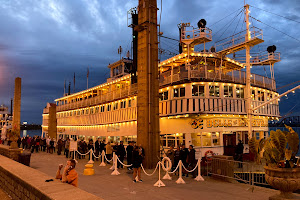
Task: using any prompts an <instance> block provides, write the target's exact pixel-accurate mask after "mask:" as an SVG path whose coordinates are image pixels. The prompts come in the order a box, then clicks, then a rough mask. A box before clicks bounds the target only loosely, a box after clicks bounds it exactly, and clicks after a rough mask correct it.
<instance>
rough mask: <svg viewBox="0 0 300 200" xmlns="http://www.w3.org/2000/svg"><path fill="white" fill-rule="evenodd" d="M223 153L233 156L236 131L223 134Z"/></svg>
mask: <svg viewBox="0 0 300 200" xmlns="http://www.w3.org/2000/svg"><path fill="white" fill-rule="evenodd" d="M223 144H224V155H226V156H234V153H235V148H236V132H233V133H230V134H226V133H225V134H223Z"/></svg>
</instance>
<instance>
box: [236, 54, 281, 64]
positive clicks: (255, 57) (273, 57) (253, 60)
mask: <svg viewBox="0 0 300 200" xmlns="http://www.w3.org/2000/svg"><path fill="white" fill-rule="evenodd" d="M234 59H235V60H237V61H239V62H241V63H245V62H246V57H245V56H238V57H235V58H234ZM278 61H280V53H279V52H274V53H266V54H259V53H255V54H251V56H250V64H251V65H260V64H261V65H264V64H269V62H278Z"/></svg>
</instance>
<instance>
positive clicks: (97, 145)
mask: <svg viewBox="0 0 300 200" xmlns="http://www.w3.org/2000/svg"><path fill="white" fill-rule="evenodd" d="M100 144H101V143H100V138H98V140H97V141H96V142H95V150H96V152H95V156H97V157H98V156H99V152H100V153H101V151H100ZM96 160H98V158H96Z"/></svg>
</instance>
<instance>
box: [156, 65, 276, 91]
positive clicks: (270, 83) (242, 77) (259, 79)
mask: <svg viewBox="0 0 300 200" xmlns="http://www.w3.org/2000/svg"><path fill="white" fill-rule="evenodd" d="M190 78H193V79H201V81H203V80H208V81H221V82H231V83H239V84H246V72H243V71H231V72H228V73H226V74H221V76H220V73H218V72H208V71H206V70H204V69H203V70H201V69H200V70H191V72H190ZM185 79H188V72H181V73H174V75H173V77H171V73H170V72H162V73H161V74H160V86H165V85H169V84H172V83H176V82H179V81H182V80H185ZM251 84H252V86H257V87H261V88H266V89H270V90H273V91H275V90H276V88H275V85H276V83H275V80H272V79H270V78H267V77H264V76H261V75H257V74H252V77H251Z"/></svg>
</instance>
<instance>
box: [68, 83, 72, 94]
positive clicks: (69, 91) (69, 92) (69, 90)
mask: <svg viewBox="0 0 300 200" xmlns="http://www.w3.org/2000/svg"><path fill="white" fill-rule="evenodd" d="M70 94H71V82H69V88H68V95H70Z"/></svg>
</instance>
